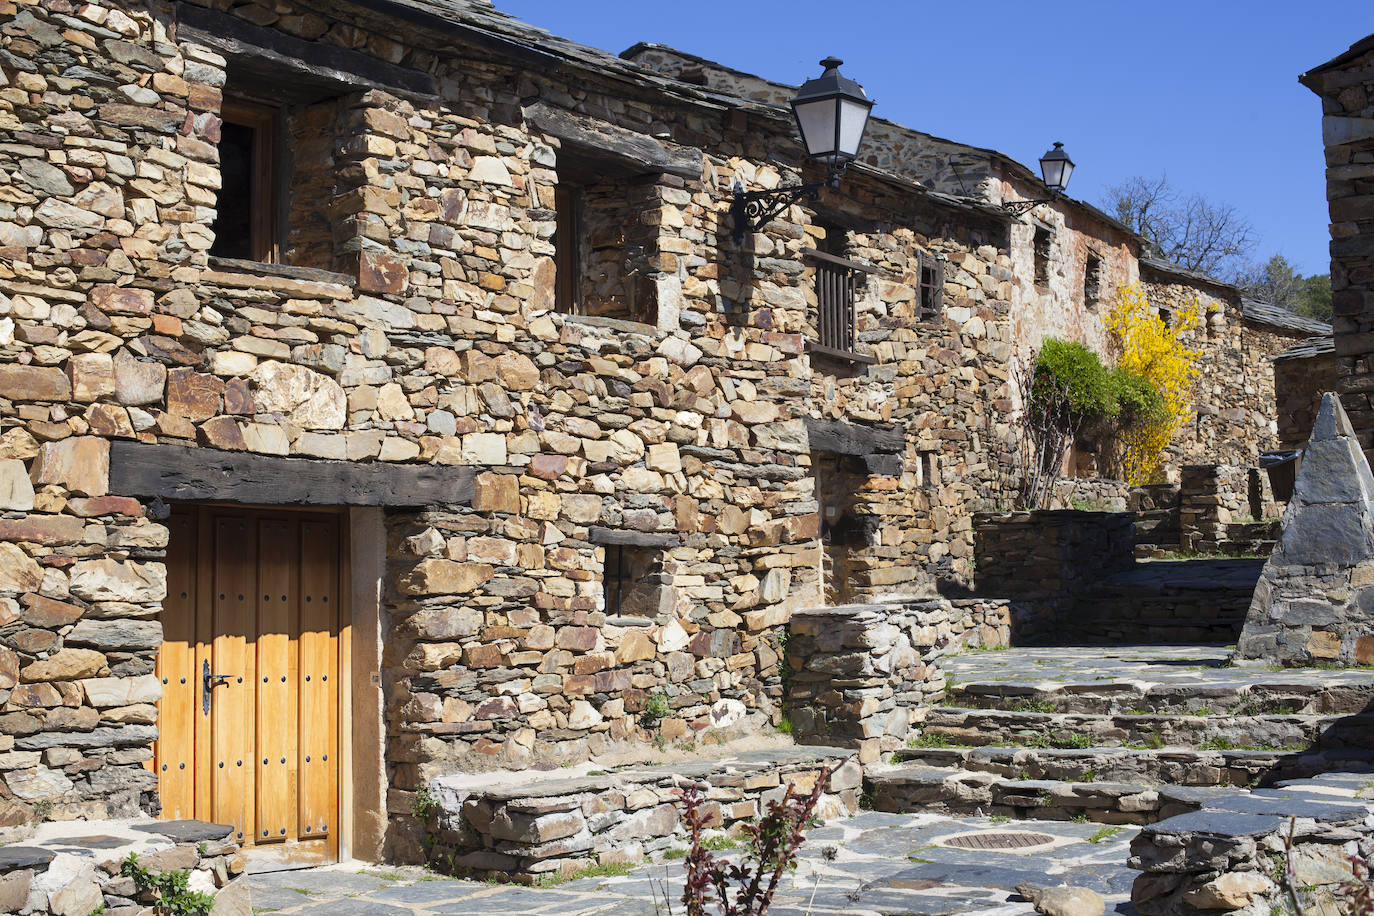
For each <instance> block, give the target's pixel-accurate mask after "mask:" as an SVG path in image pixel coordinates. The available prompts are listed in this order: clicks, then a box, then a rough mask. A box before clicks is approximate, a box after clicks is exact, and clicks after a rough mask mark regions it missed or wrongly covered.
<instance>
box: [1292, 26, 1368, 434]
mask: <svg viewBox="0 0 1374 916" xmlns="http://www.w3.org/2000/svg"><path fill="white" fill-rule="evenodd" d="M1301 79H1302V82H1303V84H1304V85H1305V86H1307V87H1308V88H1309V89H1311V90H1312V91H1313V92H1315V93H1316V94H1317V95H1318V96H1320V97H1321V100H1322V143H1323V145H1324V146H1325V148H1326V199H1327V206H1328V207H1329V209H1330V215H1331V308H1332V311H1333V312H1334V313H1335V317H1334V318H1333V319H1332V325H1333V327H1334V329H1335V335H1336V356H1337V358H1338V359H1339V360H1340V371H1341V375H1342V376H1344V379H1343V381H1342V383H1341V387H1340V389H1339V390H1340V392H1341V401H1342V403H1344V405H1345V409H1346V412H1347V413H1348V414H1349V416H1350V422H1351V423H1352V424H1353V425H1354V428H1355V431H1356V433H1357V434H1358V435H1359V437H1360V443H1361V446H1362V447H1363V448H1364V450H1365V451H1366V453H1368V452H1370V451H1371V450H1372V449H1374V398H1372V397H1371V396H1372V395H1374V369H1371V366H1370V359H1369V355H1370V353H1371V352H1374V47H1371V44H1370V42H1369V40H1368V39H1367V38H1366V39H1365V40H1363V41H1361V42H1358V43H1357V44H1356V45H1355V46H1353V47H1352V48H1351V49H1350V50H1349V51H1348V52H1347V53H1345V54H1342V55H1340V56H1339V57H1337V58H1334V59H1333V60H1332V61H1330V62H1328V63H1327V64H1324V65H1322V66H1320V67H1317V68H1315V69H1314V70H1312V71H1311V72H1309V73H1306V74H1303V76H1302V78H1301Z"/></svg>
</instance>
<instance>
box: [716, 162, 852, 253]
mask: <svg viewBox="0 0 1374 916" xmlns="http://www.w3.org/2000/svg"><path fill="white" fill-rule="evenodd" d="M848 164H849V163H848V162H845V163H841V164H839V165H832V166H831V167H830V169H829V172H828V174H827V175H826V177H825V180H824V181H807V182H803V183H802V184H795V185H789V186H787V187H785V188H774V189H773V190H771V191H746V190H745V189H744V184H743V183H741V182H740V181H738V180H736V182H735V187H734V191H733V193H734V197H735V199H734V201H732V202H731V204H730V212H731V213H732V214H734V217H735V232H734V236H735V244H736V245H743V244H744V237H745V236H746V235H748V234H749V233H751V232H758V231H759V230H760V229H762V228H763V227H764V226H766V225H768V224H769V223H770V222H772V221H773V220H774V219H776V218H777V217H779V216H781V215H782V214H783V213H784V212H785V211H786V210H787V208H788V207H790V206H792V205H793V204H795V203H797V202H798V201H801V200H815V199H816V198H818V197H820V195H821V188H838V187H839V186H840V176H841V175H843V174H844V171H845V166H847V165H848Z"/></svg>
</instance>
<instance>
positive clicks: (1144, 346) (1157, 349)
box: [1103, 286, 1203, 484]
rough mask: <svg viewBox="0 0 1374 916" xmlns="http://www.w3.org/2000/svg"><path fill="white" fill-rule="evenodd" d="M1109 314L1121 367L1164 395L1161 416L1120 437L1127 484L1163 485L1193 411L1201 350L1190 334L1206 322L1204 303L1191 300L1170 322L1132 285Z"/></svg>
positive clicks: (1123, 291) (1195, 299)
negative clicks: (1172, 445) (1168, 455)
mask: <svg viewBox="0 0 1374 916" xmlns="http://www.w3.org/2000/svg"><path fill="white" fill-rule="evenodd" d="M1103 318H1104V321H1105V323H1106V325H1107V330H1108V331H1110V332H1111V335H1112V338H1113V339H1114V340H1115V341H1116V345H1117V346H1118V347H1119V348H1120V351H1121V354H1120V357H1119V358H1118V359H1117V365H1118V366H1119V367H1121V368H1124V369H1127V370H1130V371H1131V372H1134V373H1135V374H1136V375H1139V376H1141V377H1142V378H1145V379H1147V380H1149V381H1150V382H1152V383H1154V386H1155V387H1156V388H1157V389H1158V390H1159V393H1160V395H1161V396H1162V397H1163V399H1164V411H1163V415H1162V416H1161V417H1159V418H1156V419H1152V420H1150V421H1149V422H1146V423H1143V424H1140V425H1137V426H1135V427H1133V428H1128V429H1125V430H1122V432H1121V440H1120V445H1121V452H1122V456H1121V464H1122V469H1123V470H1124V471H1125V475H1126V480H1127V482H1128V483H1131V484H1147V483H1157V482H1159V480H1160V478H1161V474H1160V471H1161V468H1162V466H1163V461H1164V450H1165V449H1167V448H1168V447H1169V442H1170V441H1171V440H1172V439H1173V437H1174V433H1176V432H1177V431H1178V429H1179V427H1180V426H1182V425H1183V422H1184V421H1185V420H1186V419H1188V416H1189V415H1190V414H1191V412H1192V404H1193V380H1194V378H1195V377H1196V375H1197V365H1196V362H1197V358H1198V355H1199V351H1198V350H1194V349H1190V348H1189V347H1188V346H1187V344H1185V343H1184V337H1185V336H1186V335H1187V334H1188V333H1189V332H1191V331H1194V330H1197V329H1198V328H1200V327H1201V326H1202V321H1203V309H1202V304H1201V302H1199V301H1198V299H1197V298H1196V297H1194V298H1192V299H1189V300H1188V301H1187V302H1185V303H1183V305H1181V306H1180V307H1179V308H1177V309H1175V310H1174V314H1173V321H1172V323H1171V324H1167V325H1166V324H1165V323H1164V321H1163V320H1162V319H1161V318H1160V317H1159V315H1158V314H1157V313H1156V311H1155V309H1154V307H1153V306H1151V305H1150V302H1149V300H1148V299H1147V298H1146V297H1145V291H1144V290H1142V289H1141V288H1140V287H1138V286H1128V287H1125V288H1123V289H1122V290H1121V291H1120V292H1118V293H1117V295H1116V297H1115V298H1114V299H1113V300H1112V303H1111V305H1110V307H1109V308H1108V309H1107V312H1106V314H1105V315H1104V316H1103Z"/></svg>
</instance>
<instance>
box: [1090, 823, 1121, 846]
mask: <svg viewBox="0 0 1374 916" xmlns="http://www.w3.org/2000/svg"><path fill="white" fill-rule="evenodd" d="M1120 832H1121V828H1120V827H1103V828H1102V829H1101V830H1099V831H1097V832H1096V833H1094V834H1093V835H1092V836H1090V837H1088V842H1089V843H1093V844H1096V843H1101V842H1102V841H1103V840H1110V839H1111V838H1112V837H1114V836H1116V835H1117V834H1118V833H1120Z"/></svg>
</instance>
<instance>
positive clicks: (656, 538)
mask: <svg viewBox="0 0 1374 916" xmlns="http://www.w3.org/2000/svg"><path fill="white" fill-rule="evenodd" d="M587 540H589V541H591V542H592V543H593V544H602V545H605V546H613V545H615V544H622V545H624V546H626V547H677V546H678V545H679V544H681V543H682V539H681V538H679V537H678V536H677V535H676V534H651V533H649V532H647V531H626V530H624V529H620V528H602V527H600V526H595V527H593V528H591V529H590V530H589V531H588V532H587Z"/></svg>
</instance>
